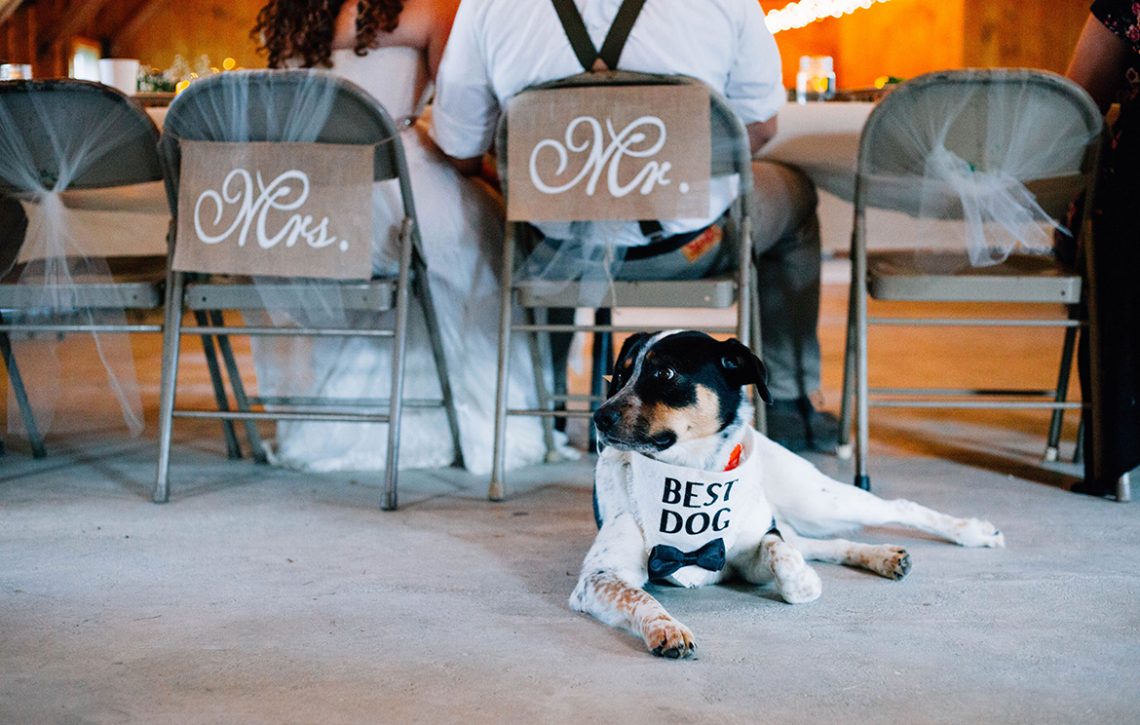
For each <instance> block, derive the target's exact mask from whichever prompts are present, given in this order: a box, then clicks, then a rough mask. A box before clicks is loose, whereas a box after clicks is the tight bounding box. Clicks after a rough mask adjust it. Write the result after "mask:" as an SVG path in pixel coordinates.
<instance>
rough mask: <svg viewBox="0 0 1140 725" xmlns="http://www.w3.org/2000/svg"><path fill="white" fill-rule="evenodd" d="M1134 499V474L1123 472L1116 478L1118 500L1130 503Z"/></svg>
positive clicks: (1118, 501)
mask: <svg viewBox="0 0 1140 725" xmlns="http://www.w3.org/2000/svg"><path fill="white" fill-rule="evenodd" d="M1131 500H1132V474H1131V472H1129V473H1124V474H1121V476H1120V478H1118V479H1116V502H1117V503H1128V502H1129V501H1131Z"/></svg>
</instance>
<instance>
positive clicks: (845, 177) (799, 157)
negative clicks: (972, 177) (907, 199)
mask: <svg viewBox="0 0 1140 725" xmlns="http://www.w3.org/2000/svg"><path fill="white" fill-rule="evenodd" d="M874 107H875V104H873V103H861V102H831V103H806V104H800V103H788V104H786V105H785V106H784V108H783V109H781V111H780V114H779V119H778V123H777V133H776V135H775V137H773V138H772V140H771V141H769V142H768V143H767V144H765V145H764V148H762V149H761V150H760V153H759V154H757V158H767V159H772V160H774V161H780V162H782V163H786V164H789V165H791V166H796V167H799V168H801V169H803V170H804V172H806V173H807V175H808V176H810V177H811V179H812V181H813V182H815V185H816V188H817V190H818V191H819V224H820V235H821V236H822V241H823V249H824V253H825V254H827V253H833V252H839V251H842V252H846V251H847V250H848V249H850V247H851V228H852V223H853V220H854V214H855V209H854V206H853V204H852V203H851V202H852V200H853V199H854V196H855V169H856V165H857V160H858V155H859V136H860V134H861V133H862V131H863V126H864V125H865V124H866V122H867V117H868V116H869V115H870V114H871V109H873V108H874ZM867 221H868V240H869V241H868V243H869V244H870V245H871V246H874V247H876V248H889V247H911V246H921V247H929V248H944V249H962V248H963V244H964V242H963V239H962V232H961V226H960V224H958V223H956V222H935V221H931V220H926V221H924V222H922V223H921V225H920V223H919V222H917V221H916V220H915V219H914V218H913V217H910V216H908V215H907V214H905V213H902V212H895V211H885V210H880V209H874V210H869V211H868V214H867ZM919 240H921V241H919Z"/></svg>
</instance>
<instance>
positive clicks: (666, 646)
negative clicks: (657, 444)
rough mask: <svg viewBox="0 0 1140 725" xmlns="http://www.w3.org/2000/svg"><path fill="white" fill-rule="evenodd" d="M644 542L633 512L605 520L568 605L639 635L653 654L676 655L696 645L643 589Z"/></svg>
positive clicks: (688, 633) (686, 629)
mask: <svg viewBox="0 0 1140 725" xmlns="http://www.w3.org/2000/svg"><path fill="white" fill-rule="evenodd" d="M645 566H646V562H645V545H644V540H643V538H642V535H641V531H640V529H638V527H637V524H636V523H635V522H634V521H633V517H632V516H630V515H629V514H619V515H617V516H616V517H614V518H613V519H611V520H609V521H607V522H605V524H603V526H602V529H601V531H599V532H598V537H597V538H596V539H595V540H594V545H593V546H591V547H590V551H589V553H587V554H586V559H585V561H584V562H582V574H581V576H580V577H579V579H578V585H577V586H576V587H574V592H573V593H572V594H571V595H570V608H571V609H573V610H575V611H578V612H585V613H587V614H590V615H592V616H594V617H596V618H597V619H599V620H601V621H602V622H605V623H606V624H608V625H611V626H614V627H620V628H622V629H624V630H626V631H628V632H632V633H633V634H636V635H640V636H641V638H642V639H643V640H644V641H645V646H646V647H647V648H649V651H650V652H652V653H653V654H655V655H660V656H662V657H669V658H671V659H678V658H682V657H688V656H690V655H692V654H693V651H694V650H695V649H696V648H697V645H696V643H695V642H694V641H693V633H692V632H690V631H689V628H688V627H686V626H685V625H683V624H681V623H680V622H678V621H677V620H676V619H674V618H673V617H672V615H670V614H669V612H667V611H665V607H663V606H661V603H660V602H658V601H657V600H656V599H654V598H653V596H652V595H650V594H649V592H647V591H645V590H644V589H642V588H641V585H642V584H644V583H645V581H646V578H647V573H646V568H645Z"/></svg>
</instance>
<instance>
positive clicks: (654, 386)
mask: <svg viewBox="0 0 1140 725" xmlns="http://www.w3.org/2000/svg"><path fill="white" fill-rule="evenodd" d="M766 379H767V372H766V370H765V368H764V364H763V363H762V362H761V361H760V359H759V358H758V357H756V355H754V354H753V353H752V351H751V350H749V349H748V348H747V347H746V346H745V345H743V344H742V343H741V342H740V341H738V340H735V339H730V340H726V341H718V340H716V339H714V338H712V337H710V336H709V335H706V334H704V333H701V332H696V331H678V330H673V331H668V332H661V333H657V334H647V333H638V334H636V335H633V336H632V337H630V338H629V339H627V340H626V341H625V343H624V344H623V346H622V348H621V351H620V353H619V355H618V360H617V362H616V364H615V367H614V371H613V376H612V378H611V380H610V386H609V397H608V399H607V400H606V402H605V403H604V404H603V405H602V406H601V407H599V408H598V410H597V411H596V412H595V413H594V417H593V419H594V424H595V426H596V429H597V436H598V442H599V446H600V447H602V450H601V452H600V454H599V456H598V462H597V466H596V471H595V480H594V514H595V518H596V520H597V523H598V527H599V530H598V534H597V537H596V539H595V540H594V543H593V545H592V546H591V547H590V550H589V552H588V553H587V554H586V557H585V560H584V562H583V564H582V572H581V575H580V577H579V579H578V583H577V585H576V586H575V588H574V591H573V593H572V594H571V596H570V606H571V608H572V609H574V610H575V611H579V612H584V613H587V614H590V615H592V616H594V617H595V618H597V619H599V620H601V621H602V622H605V623H606V624H609V625H611V626H617V627H620V628H623V629H625V630H628V631H630V632H631V633H633V634H635V635H639V636H640V637H641V638H642V639H643V640H644V641H645V646H646V647H647V648H648V649H649V651H650V652H652V653H653V654H655V655H659V656H663V657H668V658H674V659H677V658H685V657H689V656H690V655H692V654H693V652H694V650H695V649H696V642H695V640H694V638H693V634H692V632H690V631H689V629H688V628H687V627H686V626H685V625H683V624H681V622H679V621H677V620H676V619H674V618H673V617H672V616H671V615H670V614H669V613H668V612H667V611H665V608H664V607H662V606H661V604H660V603H659V602H658V601H657V600H656V599H654V598H653V596H651V595H650V594H649V593H648V592H647V591H645V589H644V588H643V587H644V585H645V584H646V582H647V581H655V582H664V583H670V584H675V585H680V586H685V587H697V586H703V585H706V584H713V583H716V582H720V581H723V580H724V579H726V578H728V577H730V576H738V577H740V578H743V579H744V580H745V581H747V582H750V583H754V584H769V583H771V584H773V585H774V587H775V590H776V592H777V593H778V594H779V595H780V597H781V598H783V599H784V600H785V601H786V602H788V603H789V604H800V603H806V602H811V601H814V600H815V599H817V598H818V597H819V596H820V593H821V583H820V578H819V575H818V574H817V573H816V572H815V570H814V569H812V568H811V567H810V566H809V565H808V564H807V563H806V561H805V560H813V561H826V562H833V563H838V564H846V565H848V566H855V567H862V568H864V569H868V570H870V571H872V572H875V573H876V574H879V575H881V576H884V577H886V578H888V579H896V580H897V579H902V578H903V577H904V576H906V574H907V571H908V570H909V569H910V556H909V555H908V554H907V551H906V549H904V548H902V547H899V546H890V545H878V546H876V545H869V544H862V543H857V542H852V541H845V540H843V539H824V538H820V537H826V536H831V535H833V534H835V533H839V532H842V531H846V530H851V529H855V528H858V527H860V526H881V525H886V524H898V525H903V526H908V527H911V528H914V529H918V530H920V531H925V532H928V533H931V534H934V535H936V536H939V537H941V538H944V539H947V540H949V541H952V542H954V543H956V544H960V545H962V546H981V547H1000V546H1004V545H1005V539H1004V536H1003V535H1002V533H1001V532H1000V531H998V530H997V529H995V528H994V526H993V525H992V524H990V523H989V522H988V521H982V520H979V519H973V518H971V519H961V518H955V517H952V516H948V515H946V514H942V513H939V512H937V511H933V510H931V509H929V508H925V507H923V506H920V505H918V504H915V503H912V502H910V501H905V500H902V499H896V500H885V499H882V498H879V497H878V496H875V495H873V494H871V493H869V492H867V491H863V490H861V489H859V488H857V487H855V486H852V485H849V484H845V483H841V482H839V481H835V480H833V479H831V478H829V477H827V476H825V475H824V474H823V473H821V472H820V471H819V470H818V469H817V468H815V466H813V465H812V464H811V463H810V462H808V461H807V460H805V459H803V458H801V457H800V456H798V455H796V454H795V453H792V452H791V451H789V450H787V449H786V448H784V447H782V446H780V445H779V444H777V443H775V442H773V441H771V440H769V439H768V438H766V437H764V436H763V435H762V434H760V433H759V432H758V431H757V430H756V429H755V428H753V427H752V425H751V423H750V421H751V420H752V414H753V407H752V403H751V398H750V395H749V390H748V386H749V385H754V386H755V387H756V390H757V392H758V393H759V395H760V397H761V398H762V399H763V400H764V401H765V402H771V400H770V395H769V393H768V389H767V386H766Z"/></svg>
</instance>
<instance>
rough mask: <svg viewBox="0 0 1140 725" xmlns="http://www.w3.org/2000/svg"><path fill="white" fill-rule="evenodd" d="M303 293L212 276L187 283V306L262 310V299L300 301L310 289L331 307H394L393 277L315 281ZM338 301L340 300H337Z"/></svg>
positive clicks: (293, 285) (277, 303) (285, 285)
mask: <svg viewBox="0 0 1140 725" xmlns="http://www.w3.org/2000/svg"><path fill="white" fill-rule="evenodd" d="M304 289H305V290H306V293H305V294H303V295H298V293H297V290H298V287H297V284H296V283H295V282H294V283H288V282H286V283H281V284H276V283H270V282H261V283H256V284H255V283H254V282H253V281H252V280H251V279H250V278H249V277H228V278H217V277H215V278H213V279H212V280H211V281H209V282H195V283H191V284H187V285H186V307H187V309H191V310H251V309H265V300H266V299H267V298H268V299H272V300H273V302H274V307H281V306H282V304H283V301H284V300H288V299H297V300H298V302H299V303H303V302H304V301H305V299H311V298H309V297H308V292H309V291H310V290H316V291H320V293H321V294H328V295H330V298H331V299H332V300H333V302H332V304H333V306H334V307H335V306H337V305H339V309H343V310H345V311H346V312H347V311H356V312H384V311H386V310H391V309H393V308H394V306H395V295H396V280H395V279H372V280H368V281H367V282H329V281H326V280H320V281H314V282H313V283H312V284H310V285H307V286H305V287H304ZM337 300H339V302H338V301H337Z"/></svg>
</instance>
